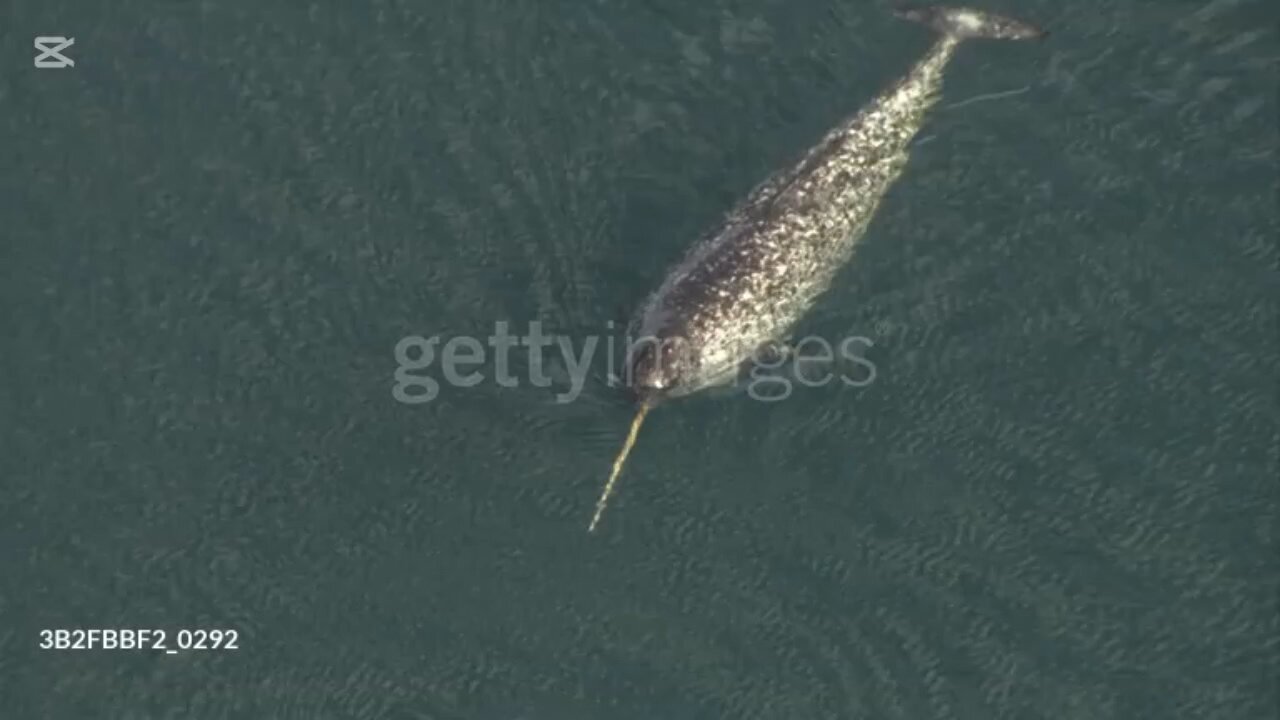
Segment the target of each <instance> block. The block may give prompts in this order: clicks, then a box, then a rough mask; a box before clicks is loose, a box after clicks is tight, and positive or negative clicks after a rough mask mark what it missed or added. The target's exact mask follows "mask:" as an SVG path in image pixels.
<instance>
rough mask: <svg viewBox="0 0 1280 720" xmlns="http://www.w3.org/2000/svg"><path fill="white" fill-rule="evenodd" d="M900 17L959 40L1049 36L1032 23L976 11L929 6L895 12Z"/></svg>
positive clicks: (905, 8) (1020, 38)
mask: <svg viewBox="0 0 1280 720" xmlns="http://www.w3.org/2000/svg"><path fill="white" fill-rule="evenodd" d="M894 14H895V15H897V16H898V17H900V18H904V19H907V20H914V21H915V22H919V23H924V24H925V25H928V26H929V27H931V28H933V29H934V30H937V31H938V32H940V33H942V34H944V35H950V36H951V37H954V38H956V39H959V40H967V39H969V38H995V39H1002V40H1039V39H1041V38H1043V37H1045V36H1047V35H1048V34H1049V33H1048V32H1047V31H1045V30H1042V29H1040V28H1038V27H1036V26H1035V25H1032V24H1030V23H1025V22H1022V21H1021V20H1015V19H1013V18H1011V17H1006V16H1003V15H997V14H996V13H990V12H985V11H983V10H974V9H973V8H962V7H948V6H945V5H928V6H924V7H910V6H900V7H898V8H896V9H895V10H894Z"/></svg>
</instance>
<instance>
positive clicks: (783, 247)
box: [628, 8, 1043, 405]
mask: <svg viewBox="0 0 1280 720" xmlns="http://www.w3.org/2000/svg"><path fill="white" fill-rule="evenodd" d="M901 14H902V15H904V16H906V17H909V18H911V19H915V20H920V21H922V22H925V23H928V24H931V25H933V26H934V27H935V28H937V29H939V30H940V31H942V35H941V37H940V38H939V39H938V40H937V42H935V43H934V45H933V47H932V48H930V49H929V51H928V52H927V53H926V54H925V55H924V57H923V58H921V59H920V60H919V61H918V62H917V63H916V64H915V66H914V67H912V68H911V70H910V72H908V73H907V75H906V76H904V77H902V78H901V79H899V80H898V81H897V82H895V83H894V84H893V85H892V86H891V87H890V88H889V89H888V90H886V91H885V92H883V93H881V94H880V95H879V96H878V97H876V98H875V99H874V100H872V101H871V102H870V103H869V104H868V106H867V107H865V108H864V109H863V110H861V111H860V112H859V113H857V114H856V115H854V116H852V117H850V118H848V119H847V120H845V121H844V122H842V123H840V124H839V125H837V126H836V127H835V128H834V129H832V130H831V131H830V132H828V133H827V135H826V136H825V137H824V138H823V139H822V141H821V142H819V143H818V144H817V145H816V146H814V147H813V148H812V149H810V150H809V151H808V153H807V154H806V155H805V156H804V158H803V159H802V160H801V161H800V162H799V163H798V164H796V165H795V166H793V167H791V168H789V169H786V170H784V171H782V172H779V173H777V174H775V175H773V176H772V177H770V178H769V179H767V180H766V181H765V182H763V183H761V184H760V185H759V186H758V187H756V188H755V189H754V190H753V191H752V192H751V193H750V194H749V195H748V196H747V198H746V199H745V200H744V201H743V202H742V203H741V204H739V205H738V206H737V207H736V208H734V209H733V210H732V211H731V212H730V213H729V214H728V216H727V218H726V219H725V221H724V224H723V225H722V226H721V227H719V228H718V229H717V230H715V231H714V232H712V233H710V234H708V235H707V236H705V237H704V238H703V239H702V240H701V241H699V242H698V243H697V244H696V245H695V246H694V247H693V248H692V249H691V250H690V252H689V253H688V255H686V256H685V258H684V259H683V260H682V261H681V262H680V263H679V264H677V265H676V266H675V267H674V268H672V269H671V271H670V273H669V274H668V275H667V277H666V279H665V280H664V281H663V283H662V284H661V286H659V288H658V289H657V291H655V292H654V293H653V295H651V296H650V297H649V299H648V300H647V301H646V302H645V304H644V305H643V306H642V307H641V308H640V311H639V313H638V314H637V317H636V319H635V320H634V321H633V323H632V326H631V332H630V334H631V336H632V337H633V338H637V339H639V340H638V341H637V344H636V345H635V346H633V352H632V353H631V355H630V362H629V368H628V369H629V371H630V376H629V380H630V385H631V387H632V390H633V391H634V392H635V394H636V395H637V398H638V399H639V400H640V401H641V402H644V403H647V404H650V405H652V404H656V403H657V402H659V401H661V400H663V399H665V398H670V397H677V396H681V395H687V394H689V393H692V392H695V391H697V390H700V389H703V388H706V387H710V386H714V385H718V384H722V383H725V382H728V381H730V380H732V379H734V378H735V377H736V376H737V374H738V372H739V371H740V368H741V366H742V364H743V363H744V362H745V361H747V360H748V359H750V358H751V357H752V355H753V354H754V353H755V352H757V351H758V350H759V349H761V348H762V347H767V346H769V345H770V344H771V343H773V342H775V341H777V340H778V339H780V338H783V337H785V336H786V334H787V333H788V332H789V331H790V330H791V328H792V327H793V326H794V325H795V323H796V322H797V321H798V320H799V319H800V318H801V317H802V316H803V315H804V314H805V312H806V311H807V310H808V309H809V308H810V307H811V306H812V305H813V304H814V302H815V300H816V299H817V298H818V296H819V295H821V294H822V293H823V292H824V291H825V290H827V288H828V287H829V286H830V284H831V281H832V279H833V277H834V276H835V274H836V273H837V272H838V271H839V270H840V268H841V267H842V266H843V265H845V264H846V262H847V261H848V260H849V259H850V257H851V256H852V255H853V252H854V248H855V246H856V245H857V242H858V240H860V239H861V238H862V236H863V234H864V232H865V231H866V229H867V226H868V224H869V223H870V222H871V219H872V217H874V215H875V212H876V208H877V207H878V206H879V204H880V201H881V199H882V198H883V197H884V195H885V192H886V191H887V190H888V189H889V187H890V185H892V184H893V182H894V180H896V179H897V178H898V176H899V175H901V174H902V171H903V168H904V166H905V165H906V163H907V155H908V147H909V146H910V144H911V141H912V139H913V138H914V137H915V136H916V133H917V132H918V131H919V130H920V127H921V124H922V123H923V121H924V118H925V115H926V113H927V112H928V110H929V109H930V108H931V107H932V106H933V105H934V103H935V102H936V100H937V98H938V95H939V91H940V89H941V87H942V73H943V70H944V68H945V67H946V66H947V64H948V62H949V61H950V60H951V58H952V56H953V54H954V53H955V50H956V47H957V46H958V45H959V44H960V42H961V41H962V40H963V39H965V38H967V37H1009V38H1031V37H1040V36H1042V35H1043V33H1042V32H1040V31H1039V30H1037V29H1035V28H1033V27H1031V26H1028V25H1025V24H1022V23H1019V22H1018V21H1015V20H1010V19H1008V18H1001V17H997V16H994V15H989V14H985V13H981V12H978V11H972V10H964V9H951V8H925V9H920V10H910V11H904V12H903V13H901ZM646 339H647V340H646Z"/></svg>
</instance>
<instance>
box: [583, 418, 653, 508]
mask: <svg viewBox="0 0 1280 720" xmlns="http://www.w3.org/2000/svg"><path fill="white" fill-rule="evenodd" d="M648 413H649V405H648V404H647V403H645V404H641V405H640V410H639V411H638V412H637V413H636V419H635V420H632V421H631V431H630V432H629V433H627V441H626V442H625V443H623V444H622V450H620V451H619V452H618V457H616V458H615V459H614V461H613V472H611V473H609V481H608V482H606V483H605V484H604V492H602V493H600V499H599V500H598V501H596V513H595V515H592V516H591V524H590V525H589V526H587V532H595V531H596V526H597V525H599V524H600V518H601V517H604V509H605V507H606V506H607V505H608V504H609V497H610V496H612V495H613V486H614V485H616V484H617V482H618V476H619V475H621V474H622V466H623V464H625V463H626V462H627V456H628V455H630V454H631V448H632V447H634V446H635V444H636V437H637V436H638V435H639V434H640V425H641V424H643V423H644V416H645V415H647V414H648Z"/></svg>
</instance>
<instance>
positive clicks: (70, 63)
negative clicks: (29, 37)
mask: <svg viewBox="0 0 1280 720" xmlns="http://www.w3.org/2000/svg"><path fill="white" fill-rule="evenodd" d="M75 44H76V39H75V38H68V37H62V36H61V35H41V36H40V37H37V38H36V42H35V47H36V49H37V50H39V51H40V54H39V55H36V67H38V68H65V67H75V66H76V62H75V60H72V59H71V58H69V57H67V56H66V55H63V54H62V51H63V50H66V49H67V48H69V47H71V46H72V45H75Z"/></svg>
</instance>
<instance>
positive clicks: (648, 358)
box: [627, 335, 697, 406]
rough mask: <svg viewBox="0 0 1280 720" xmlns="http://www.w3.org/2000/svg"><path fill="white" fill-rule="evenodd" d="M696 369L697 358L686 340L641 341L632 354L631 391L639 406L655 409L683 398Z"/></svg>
mask: <svg viewBox="0 0 1280 720" xmlns="http://www.w3.org/2000/svg"><path fill="white" fill-rule="evenodd" d="M696 369H697V368H696V364H695V362H694V354H693V353H692V352H691V347H690V344H689V343H688V342H687V341H686V339H685V338H683V337H680V336H678V335H672V336H667V337H645V338H640V339H639V340H636V341H635V342H634V343H632V344H631V347H630V349H629V352H628V359H627V387H628V388H630V390H631V393H632V394H633V395H634V396H635V399H636V401H637V402H639V403H641V404H644V405H649V406H653V405H656V404H658V403H660V402H662V401H663V400H666V399H667V398H670V397H674V396H676V395H681V394H683V393H684V391H685V389H686V386H687V385H688V379H689V378H691V377H693V375H694V373H695V371H696Z"/></svg>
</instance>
